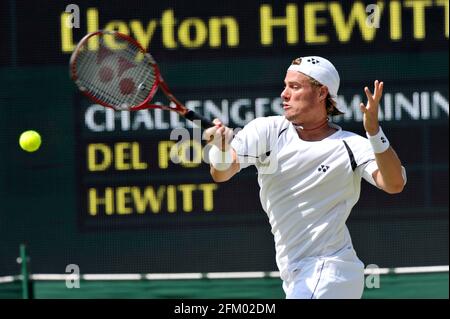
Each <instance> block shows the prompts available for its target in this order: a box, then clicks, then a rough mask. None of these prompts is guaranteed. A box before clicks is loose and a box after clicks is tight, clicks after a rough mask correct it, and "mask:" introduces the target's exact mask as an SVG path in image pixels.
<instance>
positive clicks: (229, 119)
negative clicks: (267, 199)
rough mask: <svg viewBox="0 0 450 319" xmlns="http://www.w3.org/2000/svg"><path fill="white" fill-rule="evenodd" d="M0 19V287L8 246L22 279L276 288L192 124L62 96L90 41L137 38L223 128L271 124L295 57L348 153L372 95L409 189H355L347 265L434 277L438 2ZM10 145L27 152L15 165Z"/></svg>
mask: <svg viewBox="0 0 450 319" xmlns="http://www.w3.org/2000/svg"><path fill="white" fill-rule="evenodd" d="M0 15H1V20H0V35H3V39H7V41H4V43H2V50H0V84H1V85H0V103H1V107H0V125H1V126H2V130H4V132H5V133H4V134H2V135H3V137H2V156H1V158H0V163H1V165H0V196H1V200H2V203H3V205H2V206H3V207H2V209H1V214H0V217H1V219H0V233H1V234H2V235H1V236H2V238H1V242H2V245H1V246H0V256H2V257H1V259H0V275H2V274H11V273H15V272H16V265H15V264H14V262H15V258H16V250H17V249H18V248H17V249H16V247H18V246H19V243H21V242H28V243H29V246H30V249H29V250H30V254H31V256H32V267H33V269H32V271H34V272H36V273H38V272H41V273H63V272H64V270H65V266H66V265H67V264H78V265H79V266H80V269H81V271H82V272H84V273H89V272H94V273H102V272H126V273H130V272H197V271H198V272H207V271H255V270H262V271H272V270H276V265H275V257H274V247H273V238H272V234H271V233H270V227H269V224H268V220H267V217H266V215H265V213H264V212H263V210H262V208H261V205H260V203H259V188H258V184H257V180H256V178H257V175H256V174H257V173H256V170H255V169H254V168H247V169H244V170H242V171H241V172H240V173H239V174H238V175H237V176H235V177H233V179H232V180H230V181H229V182H226V183H214V182H213V181H212V179H211V177H210V175H209V165H207V164H205V163H204V161H202V152H203V150H204V145H205V143H204V142H205V141H203V140H202V137H201V131H200V130H198V129H196V128H195V127H193V126H192V124H191V123H190V122H189V121H187V122H186V121H185V120H184V119H182V118H180V117H179V116H178V115H177V114H175V113H172V112H166V111H160V110H142V111H138V112H124V111H123V112H115V111H112V110H109V109H105V108H103V107H101V106H99V105H96V104H93V103H91V102H90V101H88V100H87V99H85V98H84V97H83V96H82V95H81V94H79V92H77V90H76V88H75V86H74V85H73V83H71V81H70V79H69V75H68V60H69V57H70V54H71V52H72V50H73V49H74V46H75V45H76V43H77V41H79V40H80V39H81V38H82V36H83V35H84V34H86V33H87V32H91V31H95V30H97V29H109V30H117V31H120V32H123V33H126V34H129V35H131V36H133V37H135V38H136V39H137V40H138V41H140V42H141V43H142V44H144V46H146V47H147V48H148V49H149V51H150V52H152V54H153V55H154V57H155V59H156V60H157V61H158V62H159V64H160V67H161V72H162V74H163V76H164V78H165V80H166V81H167V83H168V85H169V86H170V87H171V89H172V91H173V92H174V94H175V96H177V98H178V99H179V100H181V101H182V102H184V103H185V105H186V106H187V107H189V108H192V109H194V110H195V111H197V112H199V113H200V114H202V115H204V116H205V117H207V118H209V119H213V118H220V119H221V120H222V121H223V122H224V123H226V124H227V125H228V126H230V127H232V128H242V127H243V126H244V125H245V124H246V123H248V122H249V121H250V120H252V119H254V118H257V117H262V116H269V115H277V114H282V112H283V110H282V108H281V99H280V93H281V90H282V87H283V79H284V75H285V72H286V69H287V67H288V66H289V64H290V63H291V61H292V60H293V59H294V58H296V57H299V56H306V55H320V56H324V57H326V58H328V59H329V60H330V61H332V62H333V64H334V65H335V66H336V68H337V69H338V71H339V74H340V77H341V86H340V90H339V97H338V100H339V103H338V104H339V109H340V110H342V111H343V112H344V113H345V114H344V115H342V116H339V117H336V118H334V119H333V121H334V122H336V123H337V124H338V125H340V126H342V127H343V129H345V130H350V131H354V132H356V133H358V134H361V135H364V131H363V125H362V114H361V113H360V111H359V103H360V102H364V101H365V95H364V92H363V88H364V86H369V87H371V86H372V83H373V81H374V80H375V79H378V80H383V81H384V82H385V93H384V95H383V98H382V101H381V106H380V121H381V124H382V126H383V128H384V131H385V132H386V134H387V135H388V136H389V138H390V140H391V143H392V145H393V147H394V148H395V150H396V151H397V153H398V154H399V157H400V158H401V159H402V162H403V164H404V166H405V167H406V169H407V172H408V179H409V180H408V184H407V186H406V188H405V190H404V192H403V193H402V194H399V195H396V196H391V195H387V194H384V193H382V192H380V191H379V190H377V189H375V188H373V187H372V186H370V185H368V184H367V183H365V182H363V189H362V193H361V199H360V201H359V203H358V204H357V205H356V206H355V208H354V210H353V212H352V215H351V217H350V219H349V221H348V226H349V229H350V231H351V234H352V238H353V242H354V245H355V248H356V250H357V252H358V254H359V256H360V257H361V259H362V260H363V261H364V263H366V264H377V265H379V266H380V267H396V266H424V265H437V264H448V116H449V115H448V114H449V107H448V25H449V23H448V1H444V0H442V1H441V0H433V1H425V0H423V1H422V0H417V1H412V0H403V1H400V0H392V1H387V0H386V1H377V2H373V1H345V2H336V1H308V2H301V1H296V2H294V1H279V2H277V3H276V4H275V3H271V2H266V1H246V2H242V1H241V2H238V1H223V2H220V3H212V2H208V1H199V0H197V1H189V2H186V1H181V0H180V1H177V0H173V1H168V2H158V3H153V2H149V1H127V2H123V1H107V2H105V1H77V3H76V4H74V3H71V2H69V1H57V2H55V1H49V0H37V1H33V2H26V1H4V2H2V3H1V4H0ZM35 30H39V32H38V34H37V33H36V32H35ZM156 100H157V101H158V102H161V103H166V100H165V99H164V96H163V95H162V94H161V95H157V96H156ZM25 129H35V130H37V131H39V132H41V134H42V136H43V146H42V148H41V149H40V150H39V151H38V152H36V153H32V154H28V153H24V152H22V151H20V150H19V149H18V147H17V145H16V144H17V138H18V136H19V134H20V133H21V132H22V131H23V130H25ZM186 137H188V138H186Z"/></svg>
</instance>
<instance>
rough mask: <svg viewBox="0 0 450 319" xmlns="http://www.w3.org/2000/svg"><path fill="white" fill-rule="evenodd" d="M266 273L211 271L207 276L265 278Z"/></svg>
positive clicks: (217, 277)
mask: <svg viewBox="0 0 450 319" xmlns="http://www.w3.org/2000/svg"><path fill="white" fill-rule="evenodd" d="M264 277H266V273H265V272H263V271H247V272H209V273H207V274H206V278H209V279H225V278H264Z"/></svg>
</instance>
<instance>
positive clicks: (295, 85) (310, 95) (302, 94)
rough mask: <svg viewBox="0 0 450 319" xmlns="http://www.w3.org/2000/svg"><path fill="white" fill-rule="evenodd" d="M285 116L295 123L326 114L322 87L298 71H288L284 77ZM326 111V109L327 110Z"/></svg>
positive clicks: (301, 122) (282, 94) (282, 96)
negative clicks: (315, 84)
mask: <svg viewBox="0 0 450 319" xmlns="http://www.w3.org/2000/svg"><path fill="white" fill-rule="evenodd" d="M284 85H285V87H284V90H283V92H281V98H282V99H283V109H284V116H285V117H286V119H288V120H289V121H291V122H293V123H295V124H307V123H309V122H314V121H316V120H317V119H318V118H322V117H323V116H324V114H322V113H323V111H325V108H323V110H322V107H321V106H322V104H321V100H320V89H319V88H318V87H316V86H314V85H313V84H311V83H310V81H309V79H308V77H307V76H306V75H304V74H302V73H299V72H296V71H288V72H287V74H286V78H285V79H284ZM325 113H326V111H325Z"/></svg>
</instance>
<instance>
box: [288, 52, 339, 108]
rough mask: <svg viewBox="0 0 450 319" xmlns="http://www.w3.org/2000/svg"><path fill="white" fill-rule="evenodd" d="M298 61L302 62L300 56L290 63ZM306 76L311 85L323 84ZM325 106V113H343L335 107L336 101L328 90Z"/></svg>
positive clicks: (296, 63)
mask: <svg viewBox="0 0 450 319" xmlns="http://www.w3.org/2000/svg"><path fill="white" fill-rule="evenodd" d="M300 63H302V58H297V59H294V60H293V61H292V64H295V65H300ZM305 75H306V74H305ZM306 76H307V77H308V80H309V83H311V85H313V86H315V87H318V88H319V87H321V86H323V84H322V83H320V82H319V81H317V80H315V79H313V78H312V77H310V76H308V75H306ZM325 108H326V110H327V114H328V115H331V116H334V115H341V114H344V113H342V112H341V111H339V110H338V109H337V107H336V102H335V101H334V100H333V99H332V98H331V95H330V93H329V92H328V95H327V98H326V101H325Z"/></svg>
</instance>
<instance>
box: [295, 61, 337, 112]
mask: <svg viewBox="0 0 450 319" xmlns="http://www.w3.org/2000/svg"><path fill="white" fill-rule="evenodd" d="M288 71H297V72H301V73H303V74H306V75H308V76H310V77H312V78H313V79H314V80H316V81H318V82H320V84H323V85H326V86H327V87H328V92H329V93H330V95H331V98H332V99H333V101H335V102H336V103H337V93H338V90H339V83H340V79H339V74H338V72H337V70H336V68H335V67H334V65H333V64H331V62H330V61H328V60H327V59H324V58H322V57H320V56H305V57H302V58H301V62H300V64H292V65H290V66H289V68H288Z"/></svg>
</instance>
